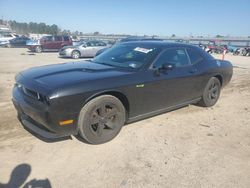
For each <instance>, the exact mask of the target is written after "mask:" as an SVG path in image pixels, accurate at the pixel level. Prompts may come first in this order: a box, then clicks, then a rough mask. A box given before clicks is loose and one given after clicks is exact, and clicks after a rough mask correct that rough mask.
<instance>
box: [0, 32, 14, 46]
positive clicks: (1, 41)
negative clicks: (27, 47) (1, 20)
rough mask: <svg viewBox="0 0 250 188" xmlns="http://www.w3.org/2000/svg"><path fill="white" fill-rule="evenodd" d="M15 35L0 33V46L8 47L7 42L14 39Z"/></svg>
mask: <svg viewBox="0 0 250 188" xmlns="http://www.w3.org/2000/svg"><path fill="white" fill-rule="evenodd" d="M16 37H17V35H15V34H13V33H0V46H7V47H8V45H9V41H10V40H11V39H14V38H16Z"/></svg>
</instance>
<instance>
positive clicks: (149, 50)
mask: <svg viewBox="0 0 250 188" xmlns="http://www.w3.org/2000/svg"><path fill="white" fill-rule="evenodd" d="M152 50H153V49H147V48H140V47H136V48H135V49H134V51H137V52H142V53H145V54H147V53H148V52H151V51H152Z"/></svg>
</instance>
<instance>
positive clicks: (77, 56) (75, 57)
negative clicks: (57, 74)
mask: <svg viewBox="0 0 250 188" xmlns="http://www.w3.org/2000/svg"><path fill="white" fill-rule="evenodd" d="M80 55H81V54H80V52H79V51H77V50H74V51H73V52H72V53H71V57H72V58H73V59H78V58H80Z"/></svg>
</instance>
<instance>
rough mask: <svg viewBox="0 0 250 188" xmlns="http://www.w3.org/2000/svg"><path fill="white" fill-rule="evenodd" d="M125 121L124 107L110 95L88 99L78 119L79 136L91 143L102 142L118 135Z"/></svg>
mask: <svg viewBox="0 0 250 188" xmlns="http://www.w3.org/2000/svg"><path fill="white" fill-rule="evenodd" d="M124 122H125V108H124V106H123V104H122V103H121V101H120V100H119V99H117V98H116V97H114V96H111V95H102V96H99V97H96V98H94V99H92V100H91V101H89V102H88V103H87V104H86V105H85V106H84V107H83V108H82V110H81V112H80V115H79V119H78V128H79V134H80V136H81V137H82V138H83V139H85V140H86V141H87V142H89V143H91V144H102V143H105V142H108V141H110V140H112V139H113V138H114V137H116V136H117V135H118V133H119V132H120V130H121V128H122V126H123V125H124Z"/></svg>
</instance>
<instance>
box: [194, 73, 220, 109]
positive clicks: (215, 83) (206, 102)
mask: <svg viewBox="0 0 250 188" xmlns="http://www.w3.org/2000/svg"><path fill="white" fill-rule="evenodd" d="M220 91H221V83H220V81H219V80H218V78H215V77H212V78H210V80H209V81H208V83H207V85H206V87H205V89H204V92H203V95H202V98H201V100H200V101H199V103H198V104H199V105H200V106H203V107H210V106H213V105H215V104H216V102H217V101H218V99H219V97H220Z"/></svg>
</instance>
